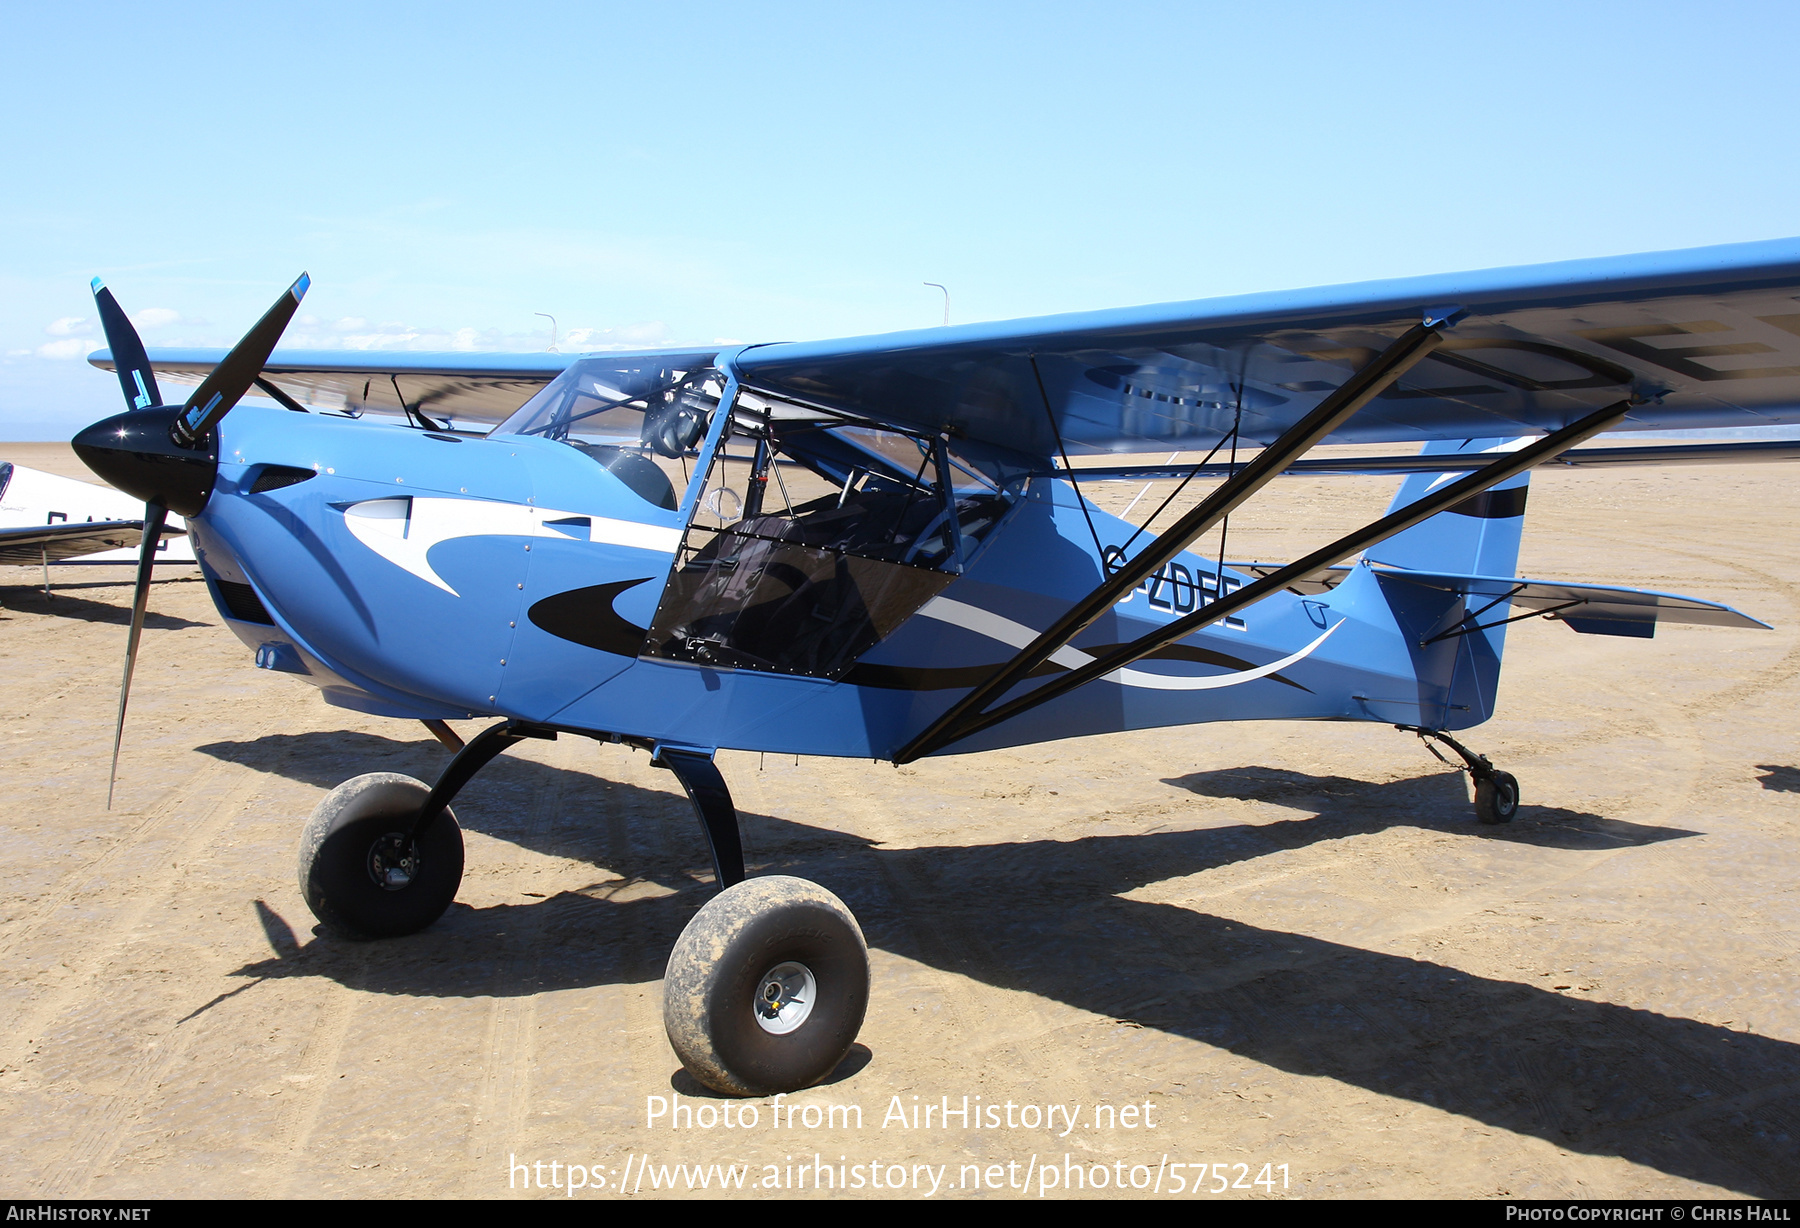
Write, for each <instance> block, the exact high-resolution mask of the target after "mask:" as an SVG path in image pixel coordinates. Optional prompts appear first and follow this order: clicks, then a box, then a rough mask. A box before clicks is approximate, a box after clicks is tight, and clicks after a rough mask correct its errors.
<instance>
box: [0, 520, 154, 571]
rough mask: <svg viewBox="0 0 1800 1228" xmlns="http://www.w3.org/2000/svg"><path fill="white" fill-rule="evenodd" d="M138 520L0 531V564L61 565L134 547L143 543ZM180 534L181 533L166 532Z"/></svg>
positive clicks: (49, 525) (33, 526)
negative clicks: (101, 552)
mask: <svg viewBox="0 0 1800 1228" xmlns="http://www.w3.org/2000/svg"><path fill="white" fill-rule="evenodd" d="M143 529H144V522H143V521H141V520H95V521H84V522H81V523H77V524H48V525H28V526H26V527H24V528H17V529H0V564H10V565H15V566H20V567H23V566H27V565H33V566H35V565H36V564H38V563H40V562H46V561H47V562H51V563H60V562H61V561H62V560H64V559H72V558H78V557H79V556H81V555H84V554H94V553H97V552H98V551H102V550H119V549H123V548H125V547H128V546H136V545H137V544H138V542H140V541H141V540H143V536H144V533H143ZM165 532H174V533H180V532H182V530H179V529H175V530H165Z"/></svg>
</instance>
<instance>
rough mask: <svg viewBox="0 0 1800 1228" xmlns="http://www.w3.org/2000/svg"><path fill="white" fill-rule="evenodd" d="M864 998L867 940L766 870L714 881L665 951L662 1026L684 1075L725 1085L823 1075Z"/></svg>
mask: <svg viewBox="0 0 1800 1228" xmlns="http://www.w3.org/2000/svg"><path fill="white" fill-rule="evenodd" d="M868 1005H869V949H868V945H867V944H866V943H865V942H864V941H863V934H862V929H861V928H860V927H859V926H858V925H857V924H856V918H855V917H853V916H852V915H851V914H850V910H849V909H848V908H846V907H845V906H844V902H843V901H842V900H840V899H838V898H837V896H835V895H833V894H832V893H831V892H829V891H827V890H825V888H823V887H821V886H819V885H818V884H817V883H811V882H808V881H807V880H805V879H803V878H790V877H787V876H785V875H771V876H769V877H767V878H753V879H747V880H745V881H744V882H741V883H738V884H737V885H736V886H734V887H729V888H727V889H726V890H724V891H721V892H720V893H719V894H718V895H716V896H714V897H713V898H712V899H711V900H710V901H708V902H707V904H706V906H705V907H704V908H702V909H701V910H700V911H699V912H698V913H696V914H695V915H694V919H693V920H692V921H690V922H688V925H687V928H686V929H684V930H683V931H682V932H681V937H680V938H679V939H678V940H676V943H675V949H674V951H673V952H671V953H670V955H669V967H668V972H667V975H666V976H665V978H664V983H663V1026H664V1027H665V1028H666V1029H667V1031H668V1034H669V1043H670V1044H671V1045H673V1046H674V1047H675V1053H676V1055H677V1056H678V1057H680V1058H681V1064H682V1065H683V1066H685V1067H686V1068H687V1071H688V1073H689V1074H691V1075H693V1077H694V1078H695V1079H697V1080H699V1081H700V1082H701V1083H704V1084H705V1085H706V1086H708V1087H710V1088H712V1089H713V1090H714V1091H719V1092H724V1093H726V1094H728V1095H736V1096H762V1095H769V1094H771V1093H774V1092H791V1091H798V1090H799V1089H800V1088H803V1087H810V1086H812V1085H813V1084H815V1083H818V1082H820V1081H821V1080H823V1079H825V1078H826V1077H828V1076H829V1075H830V1074H831V1072H832V1071H833V1070H835V1069H837V1065H838V1063H839V1062H841V1061H843V1059H844V1055H845V1054H847V1053H848V1052H849V1051H850V1046H851V1044H852V1043H854V1042H855V1040H856V1034H857V1032H858V1031H859V1030H860V1029H861V1027H862V1022H863V1014H864V1012H865V1011H867V1009H868Z"/></svg>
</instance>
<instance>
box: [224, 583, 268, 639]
mask: <svg viewBox="0 0 1800 1228" xmlns="http://www.w3.org/2000/svg"><path fill="white" fill-rule="evenodd" d="M218 583H219V597H220V599H221V600H223V601H224V602H225V612H226V614H227V616H228V617H231V618H235V619H237V620H238V621H239V622H241V623H261V624H262V625H263V626H265V627H273V626H274V625H275V620H274V619H272V618H270V617H269V612H268V611H267V610H265V609H263V603H262V601H261V599H259V598H258V597H257V595H256V590H255V589H253V588H251V587H250V586H249V585H248V584H233V583H232V582H231V581H230V580H220V581H219V582H218Z"/></svg>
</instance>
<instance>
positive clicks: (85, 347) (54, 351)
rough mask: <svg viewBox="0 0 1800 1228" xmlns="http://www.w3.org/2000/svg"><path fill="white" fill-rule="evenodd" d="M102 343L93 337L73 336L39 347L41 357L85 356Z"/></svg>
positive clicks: (65, 357) (38, 353)
mask: <svg viewBox="0 0 1800 1228" xmlns="http://www.w3.org/2000/svg"><path fill="white" fill-rule="evenodd" d="M100 348H101V346H100V343H99V342H98V341H95V340H94V339H93V338H92V337H71V338H69V339H68V340H67V341H51V342H47V343H45V344H44V345H40V346H38V348H37V355H38V357H39V358H58V359H69V358H85V357H86V356H87V355H89V354H91V353H93V352H94V351H95V350H97V349H100Z"/></svg>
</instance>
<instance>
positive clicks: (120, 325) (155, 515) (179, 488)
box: [74, 273, 312, 810]
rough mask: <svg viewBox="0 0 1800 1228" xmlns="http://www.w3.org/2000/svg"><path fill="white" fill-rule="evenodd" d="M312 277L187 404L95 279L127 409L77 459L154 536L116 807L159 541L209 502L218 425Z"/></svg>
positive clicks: (124, 689) (121, 729) (129, 640)
mask: <svg viewBox="0 0 1800 1228" xmlns="http://www.w3.org/2000/svg"><path fill="white" fill-rule="evenodd" d="M311 284H312V282H311V279H310V278H308V277H307V276H306V274H304V273H302V274H301V275H300V279H299V280H298V281H296V282H295V283H294V284H293V285H291V286H289V287H288V289H287V292H286V293H285V294H283V295H282V296H281V297H280V298H279V299H277V300H276V301H275V305H274V306H273V307H271V308H269V310H268V311H267V312H265V313H264V314H263V318H262V319H260V320H258V321H257V322H256V324H255V325H254V326H253V327H252V328H251V329H250V331H249V332H247V333H245V334H244V337H243V339H242V340H241V341H239V342H238V343H237V344H236V345H235V346H233V347H232V349H231V352H230V353H229V354H227V355H226V356H225V359H224V361H223V362H221V363H220V364H219V365H218V366H216V367H214V368H213V370H212V373H211V374H210V375H208V376H207V377H206V379H205V380H204V381H202V382H201V384H200V386H199V387H198V388H196V389H194V393H193V395H192V396H190V397H189V398H188V399H187V403H186V404H184V405H181V406H179V407H177V406H173V405H164V404H162V403H161V402H162V396H161V393H160V392H159V391H158V390H157V387H156V375H155V373H154V372H153V371H152V370H151V368H150V360H149V357H148V356H147V355H146V354H145V352H144V343H143V341H142V340H140V339H139V337H138V334H137V329H135V328H133V327H132V324H131V320H130V319H129V318H127V316H126V315H125V312H124V311H123V310H122V309H121V308H120V307H119V304H118V302H117V300H115V299H114V298H113V295H112V291H111V290H108V289H107V288H106V285H105V284H104V283H103V282H102V281H101V280H100V279H99V278H98V277H96V278H94V282H93V288H94V303H95V306H96V307H98V309H99V312H100V323H101V326H102V327H103V328H104V329H105V330H106V344H107V346H108V347H109V348H110V349H111V350H112V356H113V365H114V367H115V368H116V370H117V371H118V375H119V387H120V389H121V390H122V391H123V392H124V394H125V403H126V405H127V407H128V408H127V409H126V411H125V412H124V413H122V414H118V415H116V416H114V417H111V418H107V419H105V420H104V421H101V422H96V423H94V424H93V425H92V426H90V427H87V428H86V429H84V430H83V431H82V432H81V433H80V434H78V435H76V436H75V439H74V447H75V453H76V455H78V456H80V457H81V459H82V461H83V462H84V463H85V464H86V465H87V467H88V468H89V469H92V470H93V471H94V472H95V473H97V474H99V475H100V476H101V477H102V478H104V479H106V481H107V482H108V483H110V484H111V485H113V486H115V487H117V488H118V489H120V490H122V491H124V492H125V493H127V494H130V495H135V496H137V497H138V498H140V499H142V500H143V501H144V539H143V544H142V545H141V547H140V548H139V553H138V569H137V587H136V589H135V590H134V591H133V592H132V596H131V631H130V634H129V635H128V636H127V637H126V640H125V674H124V677H123V679H121V681H120V683H119V716H118V722H117V724H116V726H115V727H114V729H113V754H112V772H111V775H109V776H108V777H107V785H106V808H107V809H108V810H110V809H112V799H113V788H114V785H115V784H116V783H117V780H118V775H119V747H120V744H121V743H122V742H123V740H124V737H125V705H126V702H127V701H128V700H129V699H130V698H131V673H132V669H133V668H134V667H135V666H136V664H137V650H138V640H139V639H140V638H141V637H142V635H143V631H144V614H145V611H146V610H147V609H148V607H149V602H150V573H151V570H152V568H153V567H154V566H155V562H156V547H157V543H158V540H159V539H160V538H161V537H162V531H163V526H164V524H165V523H166V522H167V520H168V516H169V513H170V512H176V513H179V514H180V515H182V516H195V515H198V514H199V513H200V510H201V509H202V508H204V507H205V506H206V500H207V499H208V498H209V497H210V496H211V495H212V489H213V483H214V481H215V480H216V479H217V477H218V472H219V457H218V442H217V439H216V438H215V436H214V428H215V427H217V426H218V424H219V420H220V419H221V418H223V417H224V416H225V415H226V414H228V413H230V412H231V410H232V407H233V406H235V405H236V404H237V403H238V402H239V401H240V400H242V399H243V396H244V394H245V393H246V392H248V391H250V387H251V385H252V384H254V383H255V382H256V378H257V377H258V376H259V375H261V374H262V369H263V364H264V363H266V362H268V360H269V354H270V352H271V351H273V350H274V348H275V343H276V342H277V341H279V340H281V334H282V333H283V332H284V331H285V330H286V329H287V326H288V321H289V320H291V319H293V317H294V312H295V311H296V310H297V309H298V308H299V306H300V300H301V299H302V298H304V297H305V296H306V291H307V287H308V286H310V285H311Z"/></svg>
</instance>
